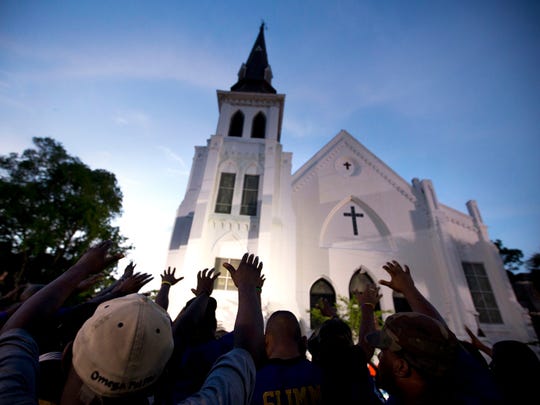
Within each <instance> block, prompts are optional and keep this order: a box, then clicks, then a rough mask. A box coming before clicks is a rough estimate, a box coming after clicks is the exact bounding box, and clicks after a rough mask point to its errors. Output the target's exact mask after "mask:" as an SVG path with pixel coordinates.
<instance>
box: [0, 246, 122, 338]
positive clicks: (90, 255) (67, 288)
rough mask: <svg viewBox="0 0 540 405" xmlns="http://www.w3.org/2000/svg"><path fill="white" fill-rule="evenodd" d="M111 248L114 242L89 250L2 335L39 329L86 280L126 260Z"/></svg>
mask: <svg viewBox="0 0 540 405" xmlns="http://www.w3.org/2000/svg"><path fill="white" fill-rule="evenodd" d="M111 246H112V242H111V241H105V242H101V243H100V244H98V245H97V246H94V247H91V248H90V249H88V251H87V252H86V253H85V254H84V255H83V256H82V257H81V258H80V259H79V260H78V261H77V263H75V264H74V265H73V266H72V267H70V268H69V269H68V270H67V271H65V272H64V273H62V275H60V276H59V277H57V278H56V279H55V280H53V281H52V282H50V283H49V284H47V285H46V286H45V287H43V288H42V289H41V290H39V291H38V292H37V293H35V294H34V295H33V296H32V297H30V298H29V299H28V300H26V301H25V302H24V303H23V304H22V305H21V306H20V308H19V309H18V310H17V311H16V312H15V313H14V314H13V315H12V316H11V318H9V319H8V321H7V322H6V323H5V325H4V327H3V328H2V332H5V331H6V330H9V329H15V328H22V329H26V330H28V331H29V332H32V331H33V330H39V328H40V326H41V323H42V322H47V320H48V318H49V317H50V316H51V315H52V314H53V313H54V312H55V311H56V310H58V308H60V306H61V305H62V304H63V303H64V302H65V300H66V299H67V298H68V297H69V296H70V295H71V294H72V293H73V292H74V291H75V290H76V289H77V286H78V285H79V284H80V283H81V282H82V281H83V280H85V279H86V278H88V277H89V276H91V275H92V274H97V273H99V272H101V271H103V270H104V269H105V268H106V267H108V266H110V265H111V264H113V263H116V262H117V261H118V260H119V259H120V258H121V257H122V254H115V255H112V256H111V255H109V249H110V247H111Z"/></svg>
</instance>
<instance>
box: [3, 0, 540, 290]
mask: <svg viewBox="0 0 540 405" xmlns="http://www.w3.org/2000/svg"><path fill="white" fill-rule="evenodd" d="M254 3H255V2H253V1H231V0H229V1H223V2H214V1H205V0H198V1H133V0H130V1H118V0H115V1H99V0H94V1H81V0H79V1H29V0H16V1H13V0H2V1H1V2H0V154H2V155H4V154H8V153H9V152H18V153H19V152H22V150H24V149H25V148H28V147H31V146H32V137H45V136H47V137H51V138H54V139H55V140H57V141H59V142H60V143H62V145H63V146H64V147H65V149H66V150H67V152H68V153H69V154H71V155H73V156H77V157H79V158H80V159H81V160H82V161H83V162H84V163H86V164H88V165H89V166H90V167H92V168H94V169H96V168H101V169H105V170H108V171H110V172H112V173H114V174H115V175H116V177H117V179H118V181H119V185H120V187H121V189H122V192H123V194H124V200H123V207H124V213H123V215H122V217H121V218H120V219H119V220H118V225H119V226H120V229H121V233H122V234H124V235H125V236H127V237H128V238H129V242H130V243H132V244H133V245H134V246H135V249H134V250H133V251H132V252H131V253H130V254H129V255H128V256H127V257H126V258H125V259H123V260H122V261H121V263H120V265H121V268H123V267H124V266H125V264H127V262H128V261H129V260H133V261H134V262H135V263H136V264H137V268H136V269H137V270H138V271H144V272H148V273H152V274H154V276H155V280H154V281H153V282H152V284H150V285H149V287H152V288H157V286H158V285H159V283H158V281H159V274H160V273H162V272H163V270H164V266H165V261H166V256H167V248H168V244H169V239H170V236H171V229H172V225H173V223H174V219H175V214H176V209H177V207H178V205H179V204H180V202H181V201H182V199H183V197H184V193H185V191H186V185H187V180H188V176H189V170H190V167H191V162H192V158H193V154H194V147H195V146H199V145H206V140H207V139H208V138H209V137H210V136H211V135H213V134H214V133H215V130H216V125H217V119H218V105H217V98H216V90H218V89H219V90H229V88H230V87H231V86H232V85H233V84H234V83H235V82H236V79H237V73H238V70H239V68H240V66H241V64H242V63H243V62H245V61H246V59H247V57H248V54H249V51H250V50H251V47H252V45H253V42H254V41H255V38H256V36H257V33H258V30H259V26H260V24H261V22H262V21H263V20H264V21H265V23H266V25H267V29H266V31H265V39H266V46H267V51H268V58H269V62H270V65H271V67H272V71H273V74H274V79H273V82H272V84H273V86H274V88H276V89H277V91H278V93H283V94H285V95H286V98H285V113H284V120H283V131H282V136H281V143H282V144H283V149H284V150H285V151H287V152H292V153H293V171H296V170H297V169H298V168H299V167H300V166H301V165H302V164H303V163H305V162H306V161H307V160H308V159H309V158H310V157H311V156H313V155H314V154H315V153H316V152H317V151H318V150H319V149H320V148H321V147H323V146H324V145H325V144H326V143H327V142H328V141H330V140H331V139H332V138H333V137H334V136H335V135H336V134H337V133H338V132H339V131H340V130H341V129H344V130H346V131H348V132H349V133H350V134H351V135H353V136H354V137H355V138H357V139H358V140H359V141H360V142H361V143H362V144H363V145H364V146H365V147H367V148H368V149H369V150H370V151H371V152H373V153H374V154H375V155H377V156H378V157H379V158H380V159H381V160H382V161H384V162H385V163H386V164H387V165H389V166H390V167H391V168H392V169H393V170H394V171H395V172H396V173H397V174H399V175H400V176H401V177H402V178H404V179H405V180H406V181H407V182H408V183H410V182H411V180H412V179H413V178H414V177H418V178H419V179H430V180H432V181H433V184H434V187H435V191H436V193H437V196H438V198H439V201H440V202H441V203H443V204H445V205H448V206H450V207H452V208H454V209H457V210H459V211H461V212H467V210H466V206H465V203H466V202H467V201H468V200H471V199H472V200H476V201H477V203H478V206H479V208H480V211H481V214H482V217H483V220H484V222H485V224H486V225H487V226H488V232H489V235H490V238H491V239H492V240H494V239H501V240H502V241H503V243H504V244H505V245H506V246H507V247H511V248H518V249H521V250H522V251H523V252H524V254H525V258H528V257H530V256H531V255H532V254H533V253H535V252H540V179H539V177H540V2H538V1H510V0H508V1H495V0H493V1H381V0H377V1H375V0H374V1H361V0H350V1H328V0H326V1H318V0H317V1H296V2H294V1H267V2H264V4H263V3H260V4H254ZM255 253H256V252H255ZM389 259H391V258H389ZM263 260H264V258H263ZM211 265H212V264H211V263H209V264H208V263H201V268H204V267H208V266H211ZM179 270H180V271H181V269H179ZM177 272H178V270H177Z"/></svg>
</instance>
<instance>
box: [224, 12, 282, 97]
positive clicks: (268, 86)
mask: <svg viewBox="0 0 540 405" xmlns="http://www.w3.org/2000/svg"><path fill="white" fill-rule="evenodd" d="M231 91H244V92H252V93H272V94H276V93H277V91H276V89H274V88H273V87H272V69H271V68H270V65H269V64H268V56H267V54H266V44H265V42H264V22H263V23H262V24H261V27H260V29H259V35H258V36H257V39H256V40H255V43H254V44H253V48H252V49H251V53H250V54H249V57H248V60H247V62H246V63H242V66H241V67H240V71H239V72H238V81H237V82H236V84H235V85H233V86H232V87H231Z"/></svg>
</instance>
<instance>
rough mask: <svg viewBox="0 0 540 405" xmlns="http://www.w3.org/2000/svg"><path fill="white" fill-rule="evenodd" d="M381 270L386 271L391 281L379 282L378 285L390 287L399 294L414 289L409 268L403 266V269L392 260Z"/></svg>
mask: <svg viewBox="0 0 540 405" xmlns="http://www.w3.org/2000/svg"><path fill="white" fill-rule="evenodd" d="M383 269H385V270H386V272H387V273H388V274H389V275H390V277H391V279H390V281H386V280H379V284H381V285H384V286H386V287H390V288H391V289H392V290H394V291H397V292H400V293H405V292H406V291H408V290H411V289H413V288H415V287H414V280H413V279H412V277H411V271H410V270H409V266H407V265H405V266H404V267H401V265H400V264H399V263H398V262H397V261H395V260H392V261H391V262H387V263H386V264H385V265H384V266H383Z"/></svg>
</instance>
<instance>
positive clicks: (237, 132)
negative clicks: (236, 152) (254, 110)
mask: <svg viewBox="0 0 540 405" xmlns="http://www.w3.org/2000/svg"><path fill="white" fill-rule="evenodd" d="M243 130H244V113H243V112H242V111H240V110H238V111H237V112H235V113H234V115H233V116H232V118H231V126H230V127H229V136H237V137H242V131H243Z"/></svg>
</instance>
